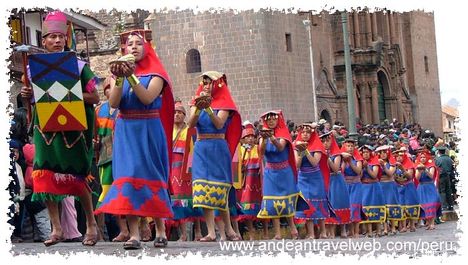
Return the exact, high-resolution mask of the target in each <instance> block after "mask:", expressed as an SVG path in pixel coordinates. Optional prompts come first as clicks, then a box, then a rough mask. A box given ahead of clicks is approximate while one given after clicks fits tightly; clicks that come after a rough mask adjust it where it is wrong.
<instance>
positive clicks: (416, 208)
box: [395, 168, 420, 220]
mask: <svg viewBox="0 0 468 265" xmlns="http://www.w3.org/2000/svg"><path fill="white" fill-rule="evenodd" d="M403 173H404V172H403V170H401V169H399V168H397V169H396V171H395V176H396V177H397V178H399V177H403ZM397 184H398V199H399V200H400V204H401V207H402V208H403V213H404V216H405V219H411V220H418V219H419V212H420V205H419V198H418V192H417V190H416V185H414V182H413V180H412V179H409V180H406V181H404V182H400V183H399V182H397Z"/></svg>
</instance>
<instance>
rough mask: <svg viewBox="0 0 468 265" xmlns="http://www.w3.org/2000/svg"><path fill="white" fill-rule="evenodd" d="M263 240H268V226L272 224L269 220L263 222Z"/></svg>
mask: <svg viewBox="0 0 468 265" xmlns="http://www.w3.org/2000/svg"><path fill="white" fill-rule="evenodd" d="M262 222H263V238H264V239H268V236H269V235H268V224H269V223H270V221H269V220H263V221H262Z"/></svg>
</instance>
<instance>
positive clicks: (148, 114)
mask: <svg viewBox="0 0 468 265" xmlns="http://www.w3.org/2000/svg"><path fill="white" fill-rule="evenodd" d="M118 117H119V118H121V119H126V120H144V119H156V118H159V110H157V109H152V110H120V112H119V116H118Z"/></svg>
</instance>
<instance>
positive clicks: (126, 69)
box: [121, 62, 135, 77]
mask: <svg viewBox="0 0 468 265" xmlns="http://www.w3.org/2000/svg"><path fill="white" fill-rule="evenodd" d="M121 69H122V74H123V75H124V76H125V77H129V76H131V75H133V73H134V72H135V63H131V62H125V63H123V64H122V65H121Z"/></svg>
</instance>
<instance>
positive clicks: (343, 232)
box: [340, 225, 348, 238]
mask: <svg viewBox="0 0 468 265" xmlns="http://www.w3.org/2000/svg"><path fill="white" fill-rule="evenodd" d="M340 236H341V238H347V237H348V236H347V235H346V225H341V234H340Z"/></svg>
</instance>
